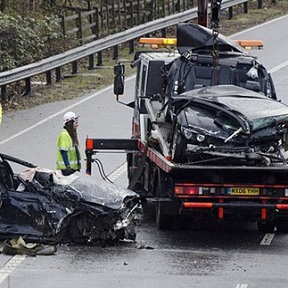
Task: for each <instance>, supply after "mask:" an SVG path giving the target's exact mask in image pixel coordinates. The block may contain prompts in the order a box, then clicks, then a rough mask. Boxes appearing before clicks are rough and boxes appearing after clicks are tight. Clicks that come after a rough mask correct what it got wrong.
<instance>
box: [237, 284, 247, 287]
mask: <svg viewBox="0 0 288 288" xmlns="http://www.w3.org/2000/svg"><path fill="white" fill-rule="evenodd" d="M247 287H248V284H237V286H236V288H247Z"/></svg>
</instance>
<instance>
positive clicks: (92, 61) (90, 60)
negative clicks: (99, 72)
mask: <svg viewBox="0 0 288 288" xmlns="http://www.w3.org/2000/svg"><path fill="white" fill-rule="evenodd" d="M88 59H89V66H88V69H89V70H93V69H94V54H91V55H89V58H88Z"/></svg>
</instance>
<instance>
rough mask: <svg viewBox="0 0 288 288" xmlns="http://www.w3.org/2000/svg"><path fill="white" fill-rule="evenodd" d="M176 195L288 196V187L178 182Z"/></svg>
mask: <svg viewBox="0 0 288 288" xmlns="http://www.w3.org/2000/svg"><path fill="white" fill-rule="evenodd" d="M174 193H175V196H193V195H227V196H267V197H288V188H285V187H283V186H281V185H275V186H271V187H265V186H264V185H257V186H256V185H251V187H246V186H242V185H237V186H234V185H229V184H222V185H219V184H218V185H217V184H214V185H213V186H212V185H211V184H203V186H200V185H199V184H194V183H176V184H175V186H174Z"/></svg>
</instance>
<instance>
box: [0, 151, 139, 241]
mask: <svg viewBox="0 0 288 288" xmlns="http://www.w3.org/2000/svg"><path fill="white" fill-rule="evenodd" d="M0 157H1V160H0V195H1V207H0V239H1V240H5V239H10V238H13V237H22V238H23V239H24V240H25V241H26V242H37V243H48V244H60V243H78V244H79V243H81V244H85V243H96V242H101V243H103V241H104V242H105V243H109V242H110V243H112V242H113V243H114V242H115V241H119V240H124V239H128V240H135V237H136V234H135V224H136V222H137V221H138V220H139V217H140V215H141V212H142V208H141V203H140V198H139V196H138V195H137V194H136V193H134V192H133V191H131V190H128V189H125V188H120V187H117V186H116V185H114V184H112V183H108V182H106V181H104V180H99V179H95V178H93V177H92V176H89V175H83V174H81V173H80V172H76V173H74V174H73V175H70V176H62V175H60V174H59V172H58V171H51V170H47V169H41V168H39V167H35V165H33V164H31V163H28V162H25V161H22V160H20V159H17V158H14V157H11V156H8V155H4V154H0ZM10 161H13V162H16V163H17V164H21V165H24V166H27V167H26V168H25V169H24V170H23V172H21V173H19V174H17V173H13V171H12V169H11V165H10V164H9V162H10Z"/></svg>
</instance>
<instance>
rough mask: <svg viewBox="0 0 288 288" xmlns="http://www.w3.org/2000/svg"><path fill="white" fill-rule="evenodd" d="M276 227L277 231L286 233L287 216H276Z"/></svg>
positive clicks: (287, 227)
mask: <svg viewBox="0 0 288 288" xmlns="http://www.w3.org/2000/svg"><path fill="white" fill-rule="evenodd" d="M276 228H277V232H279V233H288V218H278V219H277V222H276Z"/></svg>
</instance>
